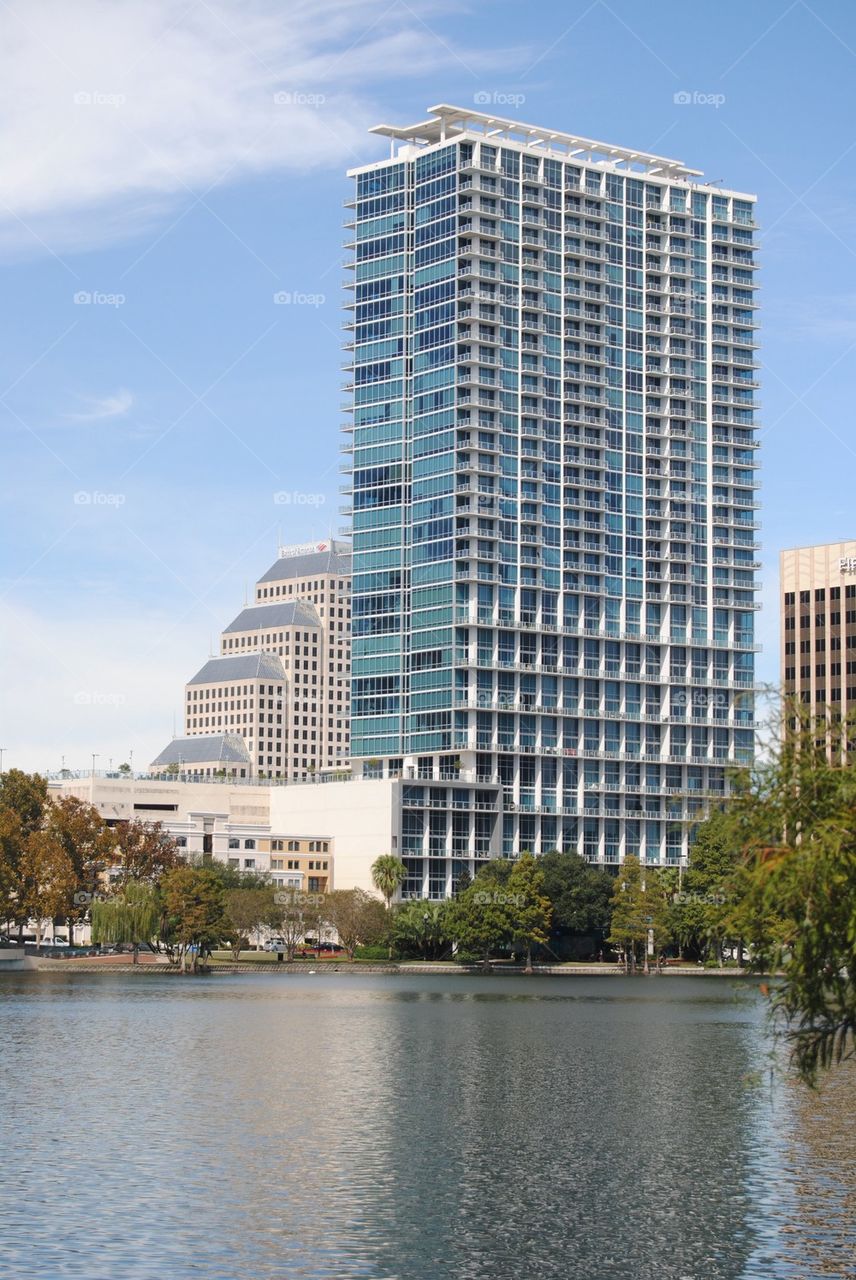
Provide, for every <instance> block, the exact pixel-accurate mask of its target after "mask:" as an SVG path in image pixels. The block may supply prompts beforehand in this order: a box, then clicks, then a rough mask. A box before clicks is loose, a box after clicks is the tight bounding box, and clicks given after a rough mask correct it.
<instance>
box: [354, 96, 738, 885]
mask: <svg viewBox="0 0 856 1280" xmlns="http://www.w3.org/2000/svg"><path fill="white" fill-rule="evenodd" d="M491 124H492V126H493V128H495V127H496V126H495V122H491ZM485 128H486V124H485V122H483V120H482V118H480V117H478V116H477V115H473V116H472V117H470V119H469V120H467V121H465V122H460V121H458V122H456V128H455V130H454V132H455V135H456V136H454V137H453V138H450V137H449V136H448V134H449V133H450V132H452V130H451V128H449V129H447V128H446V125H445V123H441V124H440V125H438V127H437V129H436V131H435V134H436V140H435V136H434V135H432V134H431V132H430V130H428V131H426V130H425V129H423V130H422V134H423V135H425V134H426V133H427V136H420V137H419V138H418V139H416V140H414V141H407V140H406V136H405V133H404V131H402V132H401V133H400V134H399V135H398V136H399V137H401V139H402V140H403V141H404V142H405V145H404V146H402V148H401V150H400V151H399V153H398V155H397V156H395V155H394V156H393V157H392V158H391V159H390V160H388V161H383V162H379V163H377V164H373V165H370V166H367V167H365V168H362V169H359V170H357V171H355V173H354V175H353V176H354V180H355V186H356V189H355V196H354V200H353V201H352V202H351V207H352V209H353V221H352V222H351V223H350V224H349V225H350V226H351V227H352V228H353V249H354V262H353V272H354V283H353V298H352V303H351V309H350V316H349V322H348V325H347V328H348V330H349V345H351V344H352V351H353V406H352V408H353V421H352V423H350V424H349V427H348V435H347V439H348V443H347V445H346V453H347V454H348V456H349V457H350V458H351V461H352V465H353V506H352V508H350V509H349V511H350V512H352V521H353V540H354V541H353V545H354V560H353V575H354V576H353V606H352V608H353V651H352V717H353V718H352V728H351V743H352V753H353V756H354V758H355V760H356V761H357V763H359V762H360V761H363V762H364V767H366V768H368V769H373V770H374V769H377V768H389V769H391V770H392V771H395V772H398V771H402V772H403V773H404V774H405V776H407V775H408V773H410V774H412V775H413V776H414V777H417V778H419V777H421V778H423V779H425V780H429V779H432V778H433V779H437V778H456V777H457V778H463V779H471V780H472V781H478V780H482V781H485V782H487V781H491V782H495V783H497V784H498V785H499V787H500V788H501V808H502V815H501V828H502V834H501V847H502V850H503V852H505V853H506V854H508V855H514V854H516V853H518V852H520V851H522V850H524V849H532V850H535V851H541V852H543V851H546V850H547V849H551V848H571V849H578V850H579V851H580V852H581V853H584V854H586V855H587V856H588V857H590V858H594V859H598V860H600V861H605V862H615V861H619V860H620V859H621V858H622V857H623V856H625V854H627V853H637V854H640V855H641V856H643V857H645V858H647V859H648V860H650V861H654V862H675V861H677V860H678V859H679V858H680V857H682V856H685V854H686V849H687V840H688V836H689V834H690V832H691V829H692V825H693V823H694V821H696V820H697V819H698V817H699V815H700V814H701V813H702V811H703V808H704V805H705V803H706V800H707V798H708V797H709V796H711V795H714V796H715V795H718V794H722V792H723V791H724V789H725V787H726V768H727V766H728V764H729V763H733V762H735V761H739V760H746V759H748V758H750V757H751V754H752V750H753V741H754V733H753V721H754V707H753V692H752V690H753V683H754V657H753V654H754V634H753V616H754V608H755V605H754V596H753V592H754V589H755V581H754V573H755V569H756V567H757V546H758V544H757V542H756V536H757V535H756V530H757V525H756V507H757V503H756V502H755V486H756V478H755V477H756V461H755V459H756V443H757V442H756V439H755V434H754V432H755V423H754V415H755V410H756V405H755V401H754V396H755V386H756V383H755V372H754V369H755V345H756V339H755V292H754V284H753V271H754V262H753V258H754V254H753V237H754V218H753V203H752V198H751V197H747V196H742V195H736V194H732V193H727V192H720V191H719V190H718V189H716V188H711V187H705V186H703V185H700V184H699V183H698V182H697V181H695V180H694V179H693V176H692V175H691V174H689V173H687V171H685V170H681V169H680V167H679V166H677V164H676V163H675V162H663V164H657V163H655V162H654V158H653V157H652V158H649V159H650V163H647V164H645V163H643V164H642V165H641V166H640V165H639V164H637V166H636V168H635V170H631V169H630V168H629V167H628V164H627V163H626V162H625V161H622V160H610V158H606V159H604V158H602V157H596V156H595V154H594V152H591V153H590V154H589V156H588V158H587V159H586V158H581V157H580V154H579V150H580V149H579V148H572V147H570V146H567V145H565V146H563V145H562V144H561V138H562V135H546V144H545V145H539V146H538V147H537V148H533V146H532V145H531V140H530V141H527V140H526V139H523V140H521V139H520V138H519V137H516V136H515V135H514V132H513V129H512V127H511V126H509V129H508V131H507V136H505V137H502V136H496V135H493V136H490V137H489V138H488V137H486V136H484V132H485ZM556 138H558V139H559V141H556ZM642 159H643V161H644V157H643V158H642ZM426 790H427V789H426ZM425 805H426V807H425V810H424V811H420V809H419V807H418V806H414V812H415V815H416V816H414V817H410V818H408V823H409V828H406V829H405V830H404V831H403V842H404V845H405V850H404V851H405V852H407V853H409V854H410V855H411V856H412V858H413V860H414V870H413V876H414V882H416V881H419V879H420V875H419V873H418V867H417V866H416V860H418V859H420V858H421V859H428V858H429V857H430V855H431V854H432V853H433V854H434V855H435V857H440V856H441V855H442V856H445V857H446V858H447V860H448V859H451V857H452V854H453V832H452V826H451V817H452V815H451V814H448V815H446V816H447V818H448V819H449V821H448V822H447V824H446V828H445V834H444V841H445V843H443V844H442V848H441V841H440V835H439V826H438V829H437V831H435V832H434V833H433V834H434V837H436V838H434V839H433V842H432V830H431V824H430V816H431V815H430V813H429V808H430V806H429V805H428V800H427V795H426V800H425ZM435 808H436V809H437V810H438V812H440V811H441V810H442V806H441V805H440V803H439V800H438V803H437V804H436V805H435ZM408 837H409V843H408ZM468 839H469V843H468V845H466V847H465V846H464V844H463V842H462V841H461V842H459V844H458V845H457V846H454V850H455V851H456V852H457V853H458V854H461V853H462V852H466V850H467V849H468V850H469V852H470V853H472V852H473V849H474V847H475V845H474V834H473V829H472V825H471V826H470V829H469V836H468ZM423 869H424V870H425V875H424V877H422V883H423V884H424V885H427V877H428V872H427V864H426V867H425V868H423ZM447 870H448V868H447ZM426 891H427V889H426Z"/></svg>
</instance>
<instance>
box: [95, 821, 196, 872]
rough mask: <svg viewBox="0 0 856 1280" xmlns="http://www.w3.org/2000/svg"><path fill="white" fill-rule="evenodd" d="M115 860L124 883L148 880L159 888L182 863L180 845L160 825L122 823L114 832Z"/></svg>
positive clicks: (137, 822) (153, 823) (113, 855)
mask: <svg viewBox="0 0 856 1280" xmlns="http://www.w3.org/2000/svg"><path fill="white" fill-rule="evenodd" d="M113 841H114V844H113V852H112V857H113V859H114V860H115V861H116V862H117V863H118V866H119V868H120V870H119V878H120V880H121V881H122V882H127V881H129V880H145V881H147V882H148V883H149V884H158V883H160V881H161V880H162V879H163V877H164V876H165V875H166V873H167V871H172V869H173V867H177V866H179V865H180V863H181V862H182V858H181V855H180V853H179V851H178V845H177V844H176V842H175V840H174V839H173V838H172V836H170V835H169V834H168V833H167V832H166V831H164V829H163V827H162V826H161V824H160V823H159V822H140V820H139V818H133V819H132V820H131V821H130V822H118V823H117V824H116V826H115V827H114V828H113Z"/></svg>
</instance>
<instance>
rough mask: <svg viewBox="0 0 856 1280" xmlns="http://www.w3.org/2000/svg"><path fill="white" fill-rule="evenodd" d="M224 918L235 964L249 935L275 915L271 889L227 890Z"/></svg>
mask: <svg viewBox="0 0 856 1280" xmlns="http://www.w3.org/2000/svg"><path fill="white" fill-rule="evenodd" d="M224 902H225V917H226V924H227V927H228V928H229V929H230V932H231V935H232V954H233V956H234V958H235V962H236V963H237V961H238V960H239V959H240V956H241V949H242V947H243V946H245V945H246V943H247V938H248V936H249V935H250V934H251V933H255V932H256V930H258V929H260V928H261V927H262V925H263V924H268V923H269V922H270V921H272V920H273V919H274V917H275V915H276V911H275V905H276V904H275V903H274V894H273V889H272V888H270V887H269V886H265V887H264V888H263V889H227V890H226V891H225V897H224Z"/></svg>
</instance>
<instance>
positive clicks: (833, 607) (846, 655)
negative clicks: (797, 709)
mask: <svg viewBox="0 0 856 1280" xmlns="http://www.w3.org/2000/svg"><path fill="white" fill-rule="evenodd" d="M780 591H781V631H782V641H781V643H782V653H781V662H782V665H781V671H782V687H783V691H784V694H785V697H786V698H790V699H794V700H796V701H798V702H799V703H801V704H802V705H803V707H804V708H805V709H806V710H807V711H808V712H813V713H818V714H819V713H824V714H826V715H828V716H830V717H832V718H835V719H839V718H840V719H842V720H843V719H844V718H845V717H846V716H847V715H848V714H851V715H852V714H854V713H856V541H849V542H827V543H824V544H823V545H822V546H818V547H794V548H793V549H791V550H789V551H782V552H781V555H780Z"/></svg>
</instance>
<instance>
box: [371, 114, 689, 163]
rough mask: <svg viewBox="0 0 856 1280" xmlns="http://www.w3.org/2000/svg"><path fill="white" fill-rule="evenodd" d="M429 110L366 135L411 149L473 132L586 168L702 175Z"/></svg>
mask: <svg viewBox="0 0 856 1280" xmlns="http://www.w3.org/2000/svg"><path fill="white" fill-rule="evenodd" d="M428 110H429V111H430V112H431V115H430V117H429V118H428V119H427V120H420V121H418V122H417V123H416V124H407V125H391V124H379V125H375V127H374V128H373V129H370V130H369V132H370V133H378V134H382V135H383V136H384V137H387V138H390V139H391V140H392V141H393V142H395V141H399V142H406V143H410V144H411V145H414V146H419V145H425V146H431V145H433V144H434V143H437V142H450V141H452V140H453V139H454V138H455V137H458V136H460V135H461V134H464V133H475V134H480V135H481V136H482V137H484V138H485V139H489V140H496V141H497V142H501V141H510V142H518V143H523V144H524V145H526V146H528V147H531V148H533V150H534V149H535V148H541V149H543V150H544V151H549V152H552V153H555V154H556V155H557V156H560V157H561V158H562V159H565V160H573V159H578V160H579V161H580V162H581V163H586V164H609V165H623V166H627V167H628V168H629V170H630V172H639V173H640V174H647V175H648V176H650V177H652V178H656V177H662V178H671V179H693V178H700V177H702V176H703V171H702V170H701V169H690V168H688V167H687V166H686V165H685V164H684V162H683V161H682V160H674V159H670V158H669V157H667V156H658V155H655V154H653V153H652V152H648V151H637V150H635V149H633V148H629V147H618V146H615V145H614V144H613V143H611V142H599V141H597V140H596V139H594V138H584V137H581V136H580V135H578V134H575V133H563V132H562V131H561V130H559V129H544V128H541V127H539V126H538V125H534V124H525V123H524V122H523V121H521V120H511V119H508V118H507V117H504V116H497V115H493V114H492V113H487V112H484V111H477V110H473V109H472V108H470V107H455V106H449V105H448V104H446V103H441V104H440V105H438V106H436V107H429V108H428Z"/></svg>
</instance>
